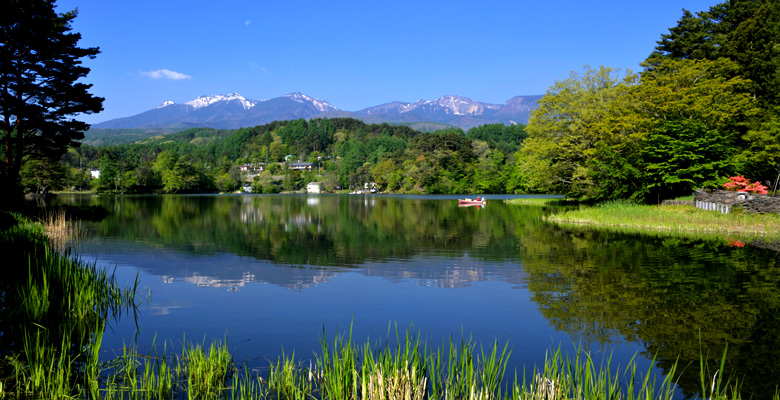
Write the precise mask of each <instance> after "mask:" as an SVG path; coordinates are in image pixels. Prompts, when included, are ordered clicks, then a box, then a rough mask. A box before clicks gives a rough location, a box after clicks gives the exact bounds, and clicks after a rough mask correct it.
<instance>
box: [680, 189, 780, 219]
mask: <svg viewBox="0 0 780 400" xmlns="http://www.w3.org/2000/svg"><path fill="white" fill-rule="evenodd" d="M693 204H694V205H695V206H696V207H698V208H702V209H705V210H713V211H718V212H722V213H725V214H728V213H729V212H731V211H732V209H733V208H734V207H735V206H737V207H740V208H742V209H743V210H745V211H747V212H753V213H762V214H764V213H780V197H778V196H769V195H765V194H753V193H744V192H732V191H729V190H709V189H696V193H695V194H694V197H693Z"/></svg>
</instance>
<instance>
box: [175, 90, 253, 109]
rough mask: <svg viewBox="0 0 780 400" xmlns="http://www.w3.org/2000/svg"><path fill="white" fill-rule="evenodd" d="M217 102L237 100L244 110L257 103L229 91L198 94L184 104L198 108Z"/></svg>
mask: <svg viewBox="0 0 780 400" xmlns="http://www.w3.org/2000/svg"><path fill="white" fill-rule="evenodd" d="M219 102H237V103H238V104H240V105H241V106H242V107H244V110H248V109H250V108H252V107H254V106H255V104H257V102H256V101H251V100H247V99H245V98H244V96H241V95H240V94H238V93H231V94H229V95H221V94H217V95H213V96H200V97H198V98H197V99H195V100H190V101H188V102H186V103H184V104H186V105H188V106H190V107H192V108H193V109H195V110H197V109H199V108H203V107H208V106H210V105H212V104H215V103H219Z"/></svg>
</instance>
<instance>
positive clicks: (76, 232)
mask: <svg viewBox="0 0 780 400" xmlns="http://www.w3.org/2000/svg"><path fill="white" fill-rule="evenodd" d="M40 221H41V224H42V225H43V230H44V232H45V234H46V236H47V237H48V239H49V243H50V245H51V247H52V248H53V249H54V250H55V251H57V252H60V253H65V252H66V251H68V250H70V249H72V248H74V247H76V246H77V245H78V244H79V243H80V242H81V240H83V238H84V237H85V236H86V229H85V228H84V227H83V226H82V225H81V223H80V222H79V221H73V220H69V219H67V218H66V215H65V209H63V208H54V209H48V208H47V209H45V210H44V211H43V213H42V216H41V218H40Z"/></svg>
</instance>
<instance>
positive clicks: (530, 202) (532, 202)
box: [504, 197, 577, 206]
mask: <svg viewBox="0 0 780 400" xmlns="http://www.w3.org/2000/svg"><path fill="white" fill-rule="evenodd" d="M504 202H505V203H507V204H522V205H526V206H567V205H575V204H577V200H573V199H565V198H561V197H552V198H538V197H529V198H524V199H508V200H504Z"/></svg>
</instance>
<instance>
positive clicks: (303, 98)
mask: <svg viewBox="0 0 780 400" xmlns="http://www.w3.org/2000/svg"><path fill="white" fill-rule="evenodd" d="M284 97H287V98H288V99H291V100H292V101H296V102H298V103H302V104H306V103H308V104H311V105H312V106H313V107H314V108H316V109H318V110H320V112H328V111H338V110H339V109H338V108H336V107H333V106H332V105H331V104H330V103H328V102H327V101H323V100H319V99H315V98H313V97H309V96H307V95H305V94H302V93H301V92H295V93H290V94H286V95H284Z"/></svg>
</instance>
